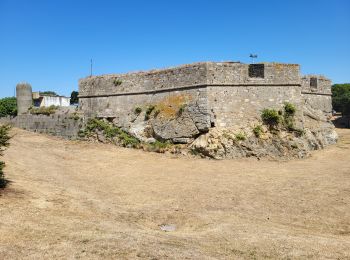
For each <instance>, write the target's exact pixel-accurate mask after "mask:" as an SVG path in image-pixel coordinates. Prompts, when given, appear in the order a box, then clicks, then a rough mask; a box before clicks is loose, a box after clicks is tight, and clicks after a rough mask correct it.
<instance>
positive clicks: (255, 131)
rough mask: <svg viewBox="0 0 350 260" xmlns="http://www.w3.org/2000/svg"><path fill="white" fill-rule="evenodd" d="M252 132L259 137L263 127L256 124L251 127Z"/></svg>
mask: <svg viewBox="0 0 350 260" xmlns="http://www.w3.org/2000/svg"><path fill="white" fill-rule="evenodd" d="M253 133H254V135H255V136H256V137H258V138H260V137H261V135H262V133H263V128H262V126H261V125H257V126H255V127H254V128H253Z"/></svg>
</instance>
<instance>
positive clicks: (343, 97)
mask: <svg viewBox="0 0 350 260" xmlns="http://www.w3.org/2000/svg"><path fill="white" fill-rule="evenodd" d="M332 105H333V109H334V110H335V111H338V112H341V113H342V115H343V116H345V115H350V83H346V84H335V85H333V86H332Z"/></svg>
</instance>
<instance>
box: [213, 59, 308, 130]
mask: <svg viewBox="0 0 350 260" xmlns="http://www.w3.org/2000/svg"><path fill="white" fill-rule="evenodd" d="M254 65H259V66H261V67H262V68H263V70H264V73H263V75H262V76H263V77H251V76H250V75H249V67H250V66H254ZM207 74H208V103H209V108H210V111H211V112H212V116H213V117H214V120H213V121H214V124H215V126H219V127H232V126H245V125H249V124H251V123H252V122H253V121H256V120H259V119H260V115H261V111H262V110H263V109H265V108H275V109H280V108H282V107H283V105H284V103H285V102H290V103H293V104H295V105H296V107H297V108H300V109H298V110H299V113H298V116H299V117H301V116H302V115H301V111H302V109H301V106H302V100H301V88H300V74H299V65H296V64H280V63H263V64H250V65H249V64H241V63H210V64H208V72H207Z"/></svg>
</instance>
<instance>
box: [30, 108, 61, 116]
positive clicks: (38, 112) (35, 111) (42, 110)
mask: <svg viewBox="0 0 350 260" xmlns="http://www.w3.org/2000/svg"><path fill="white" fill-rule="evenodd" d="M58 108H59V107H58V106H49V107H38V108H34V107H33V108H31V109H30V110H29V112H30V113H31V114H33V115H46V116H49V115H52V114H55V113H56V110H57V109H58Z"/></svg>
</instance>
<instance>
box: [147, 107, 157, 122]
mask: <svg viewBox="0 0 350 260" xmlns="http://www.w3.org/2000/svg"><path fill="white" fill-rule="evenodd" d="M155 108H156V106H155V105H150V106H148V108H147V110H146V114H145V120H146V121H147V120H149V119H150V116H151V114H152V112H153V110H154V109H155Z"/></svg>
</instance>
